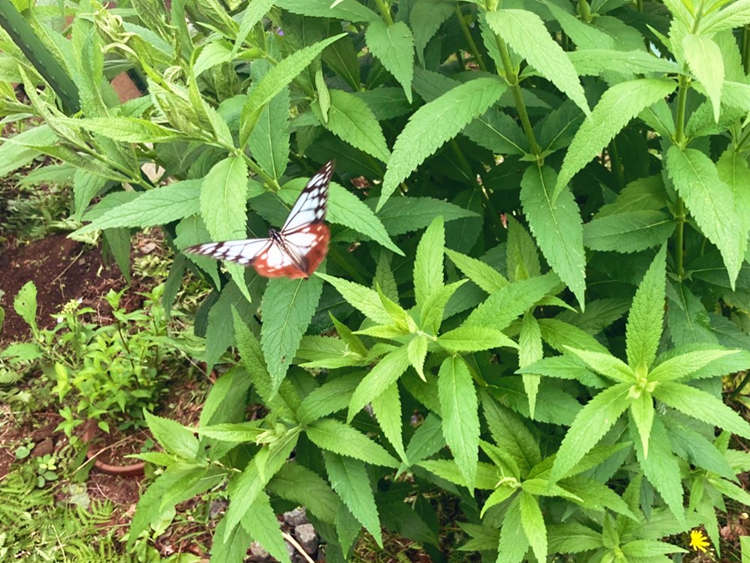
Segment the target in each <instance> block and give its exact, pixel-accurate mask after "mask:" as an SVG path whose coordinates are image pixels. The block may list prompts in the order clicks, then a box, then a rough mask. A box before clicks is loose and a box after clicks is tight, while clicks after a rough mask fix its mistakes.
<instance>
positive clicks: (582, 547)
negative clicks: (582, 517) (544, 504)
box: [547, 522, 603, 553]
mask: <svg viewBox="0 0 750 563" xmlns="http://www.w3.org/2000/svg"><path fill="white" fill-rule="evenodd" d="M547 534H548V539H549V550H550V551H551V552H552V553H581V552H584V551H593V550H595V549H599V548H601V547H603V545H602V535H601V533H599V532H596V531H594V530H592V529H591V528H588V527H586V526H584V525H583V524H579V523H577V522H569V523H565V524H557V525H552V526H548V527H547Z"/></svg>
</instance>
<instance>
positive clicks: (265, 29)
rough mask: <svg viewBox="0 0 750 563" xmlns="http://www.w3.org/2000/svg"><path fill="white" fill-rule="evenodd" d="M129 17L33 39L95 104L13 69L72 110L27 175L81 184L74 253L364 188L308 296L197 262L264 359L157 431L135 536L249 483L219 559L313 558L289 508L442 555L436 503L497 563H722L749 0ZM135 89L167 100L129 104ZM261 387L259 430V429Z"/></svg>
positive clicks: (286, 284) (294, 285) (748, 460)
mask: <svg viewBox="0 0 750 563" xmlns="http://www.w3.org/2000/svg"><path fill="white" fill-rule="evenodd" d="M130 6H132V9H124V10H123V9H122V8H123V7H124V4H123V5H118V9H119V10H120V11H119V12H115V11H107V10H104V9H103V8H102V7H101V5H99V4H97V3H95V2H93V1H91V0H84V1H83V2H81V4H80V5H79V7H78V10H79V14H85V17H77V18H76V19H75V21H74V23H73V24H72V26H71V29H70V38H71V41H70V42H66V41H61V40H60V39H59V36H58V35H57V34H55V32H53V31H51V29H50V27H49V26H48V25H46V24H45V21H44V19H43V18H42V19H40V20H35V21H34V22H32V23H33V25H35V26H36V28H35V29H36V32H37V33H38V34H40V35H41V36H42V37H43V38H44V39H45V41H46V44H47V45H48V46H49V48H50V49H52V52H53V54H54V55H55V60H57V61H58V64H59V65H61V69H62V71H63V73H64V76H65V77H66V78H67V77H69V78H68V81H72V84H73V86H74V87H75V88H76V89H77V92H78V96H77V97H74V98H73V99H72V101H71V97H70V87H69V86H70V85H69V84H67V82H66V81H65V80H62V79H61V80H58V81H56V80H55V79H54V77H51V76H49V75H50V74H52V73H50V72H49V71H48V70H47V71H46V73H45V74H44V76H45V77H46V80H49V82H48V84H49V85H50V86H51V87H50V88H45V89H43V90H40V89H38V88H37V86H38V85H40V84H44V80H43V79H42V77H41V74H40V65H36V66H32V65H31V64H29V61H27V60H26V59H25V58H24V57H23V55H22V54H21V53H20V51H19V49H18V48H16V47H15V46H14V45H13V44H12V43H10V42H9V41H5V42H4V43H3V44H2V45H0V48H2V51H3V55H2V57H3V60H4V61H5V62H6V63H7V64H5V65H3V68H4V69H6V71H5V72H6V73H7V76H6V79H11V78H12V79H17V81H19V82H23V84H24V85H25V88H26V92H27V94H28V95H29V97H30V99H31V105H32V110H31V111H33V112H34V113H35V114H36V115H38V116H40V117H42V118H44V119H45V125H43V126H41V127H39V128H37V129H34V130H33V131H30V132H26V133H24V134H23V135H19V136H18V137H16V138H14V139H13V141H12V142H10V143H6V144H5V145H4V146H3V147H2V148H1V149H0V157H2V158H3V159H6V160H7V159H8V158H10V157H13V158H15V159H16V160H17V161H19V162H20V161H22V160H23V159H24V158H33V157H34V156H35V155H36V154H38V153H39V152H42V153H44V154H48V155H51V156H53V157H55V158H59V159H61V160H63V161H65V162H66V163H69V164H72V165H74V166H76V167H77V168H78V170H77V172H76V178H75V182H74V192H75V204H76V210H75V217H76V218H77V219H79V220H82V221H83V222H86V223H87V224H86V225H85V226H83V227H82V228H81V229H79V231H78V235H83V234H86V233H88V232H92V231H96V230H102V231H103V232H104V235H105V239H106V241H107V243H108V244H109V245H110V247H111V248H112V250H113V251H114V252H115V254H116V255H117V254H118V253H119V254H120V255H121V256H122V255H123V253H127V241H128V239H129V236H130V234H131V232H132V230H133V229H138V228H144V227H148V226H153V225H163V226H164V228H165V232H166V233H167V235H168V238H169V239H170V241H171V244H173V245H174V246H175V247H176V248H178V249H181V248H185V247H186V246H189V245H192V244H195V243H200V242H205V241H207V240H222V239H235V238H244V237H246V236H248V235H249V236H263V235H264V234H265V232H266V229H267V226H268V225H278V224H280V222H281V221H282V220H283V217H284V216H285V214H286V212H287V210H288V207H289V205H290V203H291V202H292V201H293V200H294V199H295V197H296V195H297V194H298V193H299V190H300V189H301V188H302V186H303V185H304V182H305V179H306V177H308V176H309V175H310V174H311V173H313V172H314V170H316V169H317V167H319V165H320V164H322V163H323V162H325V161H327V160H330V159H333V158H335V159H336V161H337V168H336V170H337V174H338V178H337V180H340V181H341V183H333V184H332V186H331V193H330V206H329V212H328V221H329V222H330V223H331V224H332V228H333V237H332V244H331V248H330V251H329V255H328V260H327V262H326V263H325V264H324V266H323V268H321V271H320V272H318V273H316V275H314V276H312V277H311V279H309V280H285V279H276V280H272V281H270V282H267V281H266V280H264V279H261V278H259V277H258V276H257V275H256V274H255V272H254V271H252V270H245V269H243V268H241V267H239V266H237V265H234V264H227V265H226V271H227V273H228V277H227V276H225V275H224V274H223V273H221V272H220V271H219V269H218V266H217V264H216V263H215V262H212V261H209V260H206V259H205V258H202V257H196V256H189V257H185V256H182V255H178V257H177V259H176V260H175V262H174V265H173V267H172V271H171V273H170V280H169V282H168V284H167V287H168V289H167V290H165V294H166V298H165V300H164V301H165V307H167V308H169V307H170V304H171V299H172V296H173V295H174V293H175V291H176V289H175V288H176V287H177V286H178V285H179V283H180V280H181V278H182V276H183V274H184V272H185V270H186V269H187V268H190V269H191V270H196V271H200V272H202V275H203V276H204V277H205V279H206V280H207V282H208V283H210V284H211V285H212V287H213V292H212V294H211V295H210V296H209V297H208V298H207V299H206V301H205V302H204V304H203V306H202V307H201V309H200V310H199V312H198V314H197V318H196V329H197V331H198V333H199V334H200V335H205V338H206V350H205V354H204V359H205V360H206V361H207V363H209V364H214V363H216V362H218V361H219V360H220V359H221V358H222V355H223V354H224V353H225V351H226V350H227V349H228V348H229V347H230V346H232V345H236V348H237V349H238V350H239V352H240V355H241V359H242V363H241V365H237V366H235V367H232V368H231V369H230V370H229V371H228V372H227V373H226V374H225V375H224V376H223V377H222V378H220V379H219V380H218V381H217V383H216V385H215V386H214V388H213V391H212V393H211V394H210V396H209V398H208V400H207V403H206V405H205V406H204V409H203V414H202V417H201V421H200V427H199V428H198V429H197V433H198V437H197V438H196V437H195V435H194V432H196V430H195V429H192V428H191V429H187V428H183V427H181V426H180V425H178V424H177V423H175V422H172V421H169V420H164V419H160V418H158V417H154V416H151V415H149V416H148V421H149V425H150V427H151V430H152V432H153V433H154V436H155V438H156V439H157V440H159V442H160V443H161V445H162V447H163V449H164V450H165V452H159V453H151V454H144V455H142V457H143V458H144V459H147V460H149V461H151V462H154V463H157V464H159V465H163V466H165V467H166V469H165V470H164V471H163V473H162V474H161V475H160V476H159V477H158V478H157V479H156V481H154V483H153V484H152V485H151V487H150V488H149V489H148V491H147V492H146V493H145V494H144V496H143V497H142V499H141V501H140V503H139V508H138V511H137V513H136V515H135V518H134V520H133V524H132V529H131V542H132V541H135V539H136V538H138V537H140V536H141V534H144V533H147V531H148V529H149V527H150V526H151V525H154V524H155V523H157V522H160V521H163V520H164V519H165V518H169V516H170V514H172V512H171V511H172V507H173V506H174V504H175V503H178V502H180V501H182V500H184V499H187V498H190V497H191V496H193V495H195V494H199V493H200V492H202V491H205V490H209V489H213V488H220V487H221V486H223V484H224V483H226V482H227V481H228V482H229V487H228V489H227V490H228V493H227V494H228V497H229V499H230V504H229V509H228V511H227V513H226V515H225V516H224V518H223V519H222V521H221V523H220V524H219V526H218V528H217V529H216V533H215V535H214V546H213V560H215V561H240V560H241V559H242V556H243V554H244V553H245V550H246V548H247V546H248V544H249V543H250V542H251V540H256V541H259V542H261V543H262V544H263V545H264V546H265V547H266V549H268V551H269V552H271V553H272V554H273V555H274V556H275V557H277V558H278V559H280V560H282V561H288V560H289V556H288V554H287V552H286V550H285V547H284V543H283V539H282V535H281V533H280V531H279V530H278V528H277V525H276V519H275V516H274V513H275V512H276V511H278V510H280V509H282V508H283V507H285V506H288V505H289V504H290V503H291V504H304V505H306V506H307V508H308V511H309V513H310V515H311V518H312V520H313V522H314V523H315V525H316V527H317V529H318V530H319V531H320V533H321V534H322V536H323V538H324V539H325V540H326V542H327V550H326V557H327V560H328V561H342V560H344V559H346V558H347V556H348V554H349V553H350V551H351V550H352V548H353V546H354V544H355V543H356V540H357V537H358V535H359V534H360V532H361V528H362V527H364V528H366V529H367V530H368V531H369V532H370V533H371V534H372V536H373V537H374V538H375V540H376V541H377V542H378V543H381V542H382V539H381V538H382V536H381V526H385V527H387V528H391V529H394V530H396V531H398V532H399V533H401V534H403V535H404V536H406V537H408V538H411V539H414V540H415V541H418V542H421V543H422V544H423V545H424V546H425V549H426V550H427V551H428V552H429V553H430V555H431V556H432V557H434V558H435V560H444V559H443V557H444V556H443V555H442V554H441V552H440V543H439V540H440V529H439V526H438V522H437V521H436V520H435V518H434V513H433V512H432V507H431V506H430V502H431V500H430V499H432V498H433V491H434V490H435V489H440V490H442V491H444V492H445V494H446V495H452V496H453V497H455V498H456V499H458V500H459V501H460V504H459V505H460V507H461V512H462V513H461V515H460V518H459V520H460V526H461V529H462V531H463V533H464V534H465V536H466V537H467V538H468V541H467V543H466V544H465V545H464V546H463V548H462V549H465V550H472V551H479V552H482V554H483V556H484V557H485V558H486V559H487V560H494V559H497V560H498V561H503V562H511V563H512V562H520V561H523V560H534V559H536V560H538V561H543V560H546V558H547V556H548V555H551V554H555V553H563V554H575V557H576V558H580V560H582V561H583V560H586V561H614V560H621V561H633V562H642V563H645V562H647V561H648V562H654V563H655V562H657V561H664V560H665V559H666V558H665V554H669V553H677V552H680V551H682V548H680V547H679V546H676V545H672V544H669V543H666V542H664V541H662V538H665V537H667V536H672V535H676V534H680V533H683V532H685V531H687V530H688V529H690V528H691V527H694V526H698V525H703V526H705V528H706V531H707V533H708V535H709V537H710V538H711V540H712V542H713V544H714V545H715V547H716V549H717V551H718V550H719V535H718V527H719V526H718V518H717V510H723V509H724V508H725V504H724V498H725V497H727V498H730V499H734V500H737V501H739V502H744V503H748V501H750V496H749V495H748V494H747V493H746V492H745V491H744V490H743V489H741V488H740V487H739V486H738V485H737V479H736V477H735V475H736V474H737V473H738V472H741V471H744V470H747V469H750V457H749V456H748V455H747V453H745V452H743V451H740V450H737V449H732V448H730V447H729V443H730V433H733V434H737V435H739V436H742V437H746V438H747V437H750V425H748V424H747V422H746V421H744V420H743V419H742V418H741V417H740V416H739V415H738V414H737V413H736V412H734V411H732V410H731V409H730V408H729V407H727V406H725V405H724V403H723V402H722V384H721V381H722V380H721V376H722V375H725V374H730V373H735V372H739V371H742V370H747V369H748V368H750V353H749V352H748V350H750V336H748V327H750V325H749V324H748V316H747V311H748V309H749V308H750V305H748V299H747V297H748V289H750V285H749V284H750V282H748V277H747V265H746V258H747V256H748V254H747V239H748V236H747V235H748V230H749V229H750V222H749V221H750V214H748V213H746V212H745V210H746V209H748V204H749V203H750V199H749V198H750V192H749V191H748V189H747V186H748V183H749V182H750V168H748V164H747V146H746V145H747V138H748V135H747V130H746V129H747V126H746V124H745V122H744V121H743V118H744V117H745V116H746V114H747V112H748V110H750V105H748V100H750V96H748V93H749V89H750V85H749V84H748V80H747V76H746V69H747V68H748V66H749V65H748V63H747V61H748V60H750V53H747V52H743V51H742V50H741V48H740V45H742V49H746V48H747V42H746V41H745V42H743V41H740V42H738V38H737V37H736V36H735V35H734V33H733V29H735V28H738V27H740V26H743V25H745V24H746V23H748V22H750V9H749V8H748V4H747V3H746V2H742V1H740V2H735V3H732V4H728V5H725V3H723V2H709V1H707V0H702V1H699V2H681V3H678V2H673V1H671V0H670V1H668V2H665V3H664V4H660V3H658V2H648V1H646V2H644V1H642V0H637V1H636V2H635V3H633V4H625V3H624V2H604V1H598V0H595V1H593V2H591V3H589V2H587V1H586V0H581V1H579V2H578V3H577V5H576V7H575V8H574V6H573V5H572V4H570V3H568V2H565V1H559V0H542V1H540V2H525V3H522V2H515V1H512V0H506V2H504V3H502V4H500V3H499V2H498V1H497V0H477V1H474V2H468V1H467V2H453V1H450V0H400V1H399V2H397V3H394V2H387V1H386V0H374V1H373V2H370V1H365V0H363V1H361V2H359V1H357V0H342V1H336V2H331V1H330V0H276V1H273V0H253V1H252V2H249V3H248V2H237V3H230V5H229V7H228V8H227V7H225V6H224V5H222V4H220V3H218V2H214V1H213V0H203V1H201V2H197V3H187V2H184V1H180V0H175V1H174V2H173V3H172V7H171V11H170V13H169V14H165V13H163V12H162V11H160V9H159V7H158V6H157V5H156V3H152V2H150V1H148V0H133V1H132V4H130ZM186 17H187V19H188V23H186ZM188 24H189V25H188ZM48 67H49V65H48ZM123 68H132V69H134V70H135V71H136V72H138V73H140V74H141V75H142V76H143V77H145V81H146V82H147V86H148V95H146V96H144V97H143V98H140V99H137V100H133V101H130V102H127V103H124V104H120V103H119V102H118V100H117V99H116V98H115V96H114V94H113V92H112V90H111V88H110V86H109V84H108V82H107V81H106V80H104V78H105V77H106V78H109V75H110V74H111V73H112V72H113V70H112V69H118V70H119V69H123ZM56 95H57V96H58V97H59V98H60V99H61V100H62V102H63V103H62V106H64V107H66V108H68V110H69V108H71V107H74V106H75V107H77V106H80V108H81V110H82V113H83V116H81V115H80V114H76V115H74V116H72V117H70V116H66V115H65V114H64V113H63V112H62V111H61V110H59V109H58V108H57V107H56V106H55V104H54V102H55V96H56ZM7 108H8V109H7V110H6V111H8V112H20V111H25V112H28V111H29V109H28V108H26V107H23V109H21V108H18V106H17V105H13V104H12V103H10V101H8V103H7ZM592 108H593V109H592ZM68 113H71V111H70V110H69V111H68ZM144 161H149V162H155V163H157V164H158V165H160V166H161V167H162V168H163V169H164V175H163V178H165V179H166V178H171V179H172V180H170V182H167V181H164V182H157V184H159V185H158V186H155V185H152V183H151V182H149V181H148V180H146V179H144V177H143V175H142V174H141V171H140V166H141V164H142V163H143V162H144ZM248 174H251V175H250V177H249V178H248ZM292 178H293V179H292ZM123 182H129V183H130V184H132V185H133V187H134V188H135V189H136V191H124V190H120V189H119V188H118V187H117V186H118V185H119V184H120V183H123ZM100 196H103V197H101V199H100V200H99V201H98V202H97V203H96V204H95V205H93V206H92V207H89V208H87V206H88V205H89V203H90V202H91V201H93V200H94V198H95V197H100ZM425 228H426V230H425V231H424V232H423V233H422V234H419V235H415V233H419V232H420V231H422V230H423V229H425ZM446 257H447V258H448V260H447V261H446V260H445V258H446ZM342 298H343V299H342ZM334 332H335V334H336V335H337V336H331V335H332V334H334ZM321 335H323V336H321ZM224 357H225V359H226V360H228V361H231V356H224ZM373 366H374V367H373ZM251 390H252V394H251V395H248V394H249V393H251ZM248 396H250V399H249V400H260V401H261V402H262V403H263V404H264V405H265V407H266V409H267V412H268V414H267V415H266V416H265V417H263V418H262V419H260V420H255V421H253V422H244V420H245V409H246V404H247V401H248ZM368 405H369V406H368ZM716 427H719V428H720V429H722V433H721V434H719V435H717V434H716V433H715V428H716ZM446 446H447V447H446ZM292 457H293V460H290V458H292ZM686 497H687V498H686ZM405 500H408V502H404V501H405Z"/></svg>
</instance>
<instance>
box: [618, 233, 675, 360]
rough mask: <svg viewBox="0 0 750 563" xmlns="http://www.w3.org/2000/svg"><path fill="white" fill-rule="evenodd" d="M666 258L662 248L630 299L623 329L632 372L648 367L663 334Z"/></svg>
mask: <svg viewBox="0 0 750 563" xmlns="http://www.w3.org/2000/svg"><path fill="white" fill-rule="evenodd" d="M666 256H667V249H666V247H662V249H661V250H660V251H659V253H658V254H657V255H656V257H655V258H654V261H653V262H652V263H651V266H650V267H649V269H648V271H647V272H646V275H645V276H644V277H643V281H641V284H640V285H639V286H638V290H637V291H636V292H635V297H634V298H633V305H632V306H631V308H630V314H629V315H628V324H627V327H626V329H625V334H626V349H627V355H628V364H630V367H631V368H633V369H634V370H642V371H644V372H645V370H646V369H648V368H649V367H651V364H653V363H654V359H655V358H656V350H657V349H658V347H659V341H660V340H661V335H662V333H663V332H664V300H665V299H666V293H665V292H666Z"/></svg>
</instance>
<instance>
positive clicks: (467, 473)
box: [438, 356, 479, 490]
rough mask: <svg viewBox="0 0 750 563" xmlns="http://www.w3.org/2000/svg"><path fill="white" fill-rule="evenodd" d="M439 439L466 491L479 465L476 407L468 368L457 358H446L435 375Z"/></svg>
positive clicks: (472, 486) (473, 479)
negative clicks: (440, 422) (440, 426)
mask: <svg viewBox="0 0 750 563" xmlns="http://www.w3.org/2000/svg"><path fill="white" fill-rule="evenodd" d="M438 394H439V397H440V407H441V409H442V416H443V435H444V436H445V442H446V443H447V444H448V447H449V448H450V449H451V452H452V453H453V457H454V459H455V460H456V464H457V465H458V468H459V470H460V471H461V475H463V477H464V479H465V482H466V485H467V487H468V488H469V490H473V489H474V485H475V482H476V479H477V463H478V461H479V414H478V412H477V410H478V408H479V404H478V401H477V392H476V389H475V388H474V381H473V380H472V379H471V374H470V373H469V368H468V366H467V365H466V363H465V362H464V361H463V360H462V359H461V358H460V357H458V356H451V357H449V358H446V359H445V360H444V361H443V363H442V365H441V366H440V373H439V374H438Z"/></svg>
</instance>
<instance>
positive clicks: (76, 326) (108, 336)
mask: <svg viewBox="0 0 750 563" xmlns="http://www.w3.org/2000/svg"><path fill="white" fill-rule="evenodd" d="M125 291H126V290H125V289H123V290H121V291H119V292H115V291H113V290H110V291H109V293H108V294H107V295H106V301H107V303H108V305H109V306H110V307H111V310H112V317H113V323H112V324H108V325H98V324H96V323H93V322H91V321H89V320H87V319H88V318H89V317H90V316H91V313H94V312H95V311H94V310H93V309H92V308H90V307H81V306H80V303H79V302H78V301H75V300H74V301H71V302H69V303H68V304H67V305H65V306H64V307H63V309H62V311H61V312H60V313H59V315H58V316H57V324H56V326H55V327H54V328H52V329H40V328H39V327H38V325H37V323H36V288H35V287H34V284H33V283H32V282H29V283H28V284H26V285H25V286H24V287H23V288H22V290H21V291H20V292H19V294H18V296H16V300H15V303H14V305H15V308H16V311H17V312H18V313H19V315H21V316H22V317H23V318H24V320H25V321H26V322H27V323H28V324H29V326H30V327H31V330H32V334H33V342H29V343H18V344H11V345H10V346H8V347H7V348H6V349H5V350H4V351H3V352H2V354H0V355H2V356H3V357H7V358H12V359H14V360H15V361H22V360H25V361H37V362H39V363H41V365H42V367H43V369H44V370H45V373H46V374H47V376H48V377H50V378H51V379H52V380H53V381H54V383H55V384H54V388H53V392H54V393H55V394H56V395H57V397H58V399H59V401H60V402H61V407H60V414H61V416H62V417H63V419H64V420H63V422H62V423H61V424H60V427H61V428H62V429H63V430H64V431H65V433H66V434H67V435H68V436H69V437H70V436H72V431H73V429H74V428H76V427H77V426H78V425H80V424H82V423H83V422H85V421H86V420H89V419H93V420H96V421H97V423H98V425H99V427H100V428H102V429H103V430H104V431H106V432H109V423H110V422H114V423H116V424H117V426H118V428H120V429H126V428H129V427H139V426H141V425H142V424H143V422H142V415H141V413H142V410H143V409H144V408H148V409H153V408H155V406H156V405H157V404H158V402H159V398H160V396H161V394H162V393H163V392H164V390H165V389H166V386H167V382H168V381H169V377H170V373H171V372H172V371H173V370H174V369H175V360H177V358H178V357H179V349H180V348H179V343H178V341H176V340H173V339H171V338H170V337H169V336H168V333H167V329H168V322H169V320H168V318H167V315H166V312H165V310H164V308H163V306H162V305H161V304H160V303H159V301H160V299H161V296H162V293H163V291H164V286H163V285H158V286H156V288H154V290H153V291H152V292H150V293H146V294H143V295H144V298H145V301H144V304H143V308H142V309H137V310H134V311H132V312H127V311H126V310H125V309H124V308H123V307H122V305H121V303H120V301H121V298H122V295H123V293H124V292H125ZM71 399H72V400H71Z"/></svg>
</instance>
